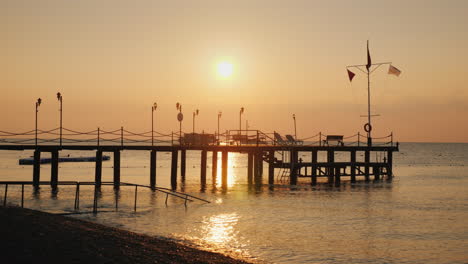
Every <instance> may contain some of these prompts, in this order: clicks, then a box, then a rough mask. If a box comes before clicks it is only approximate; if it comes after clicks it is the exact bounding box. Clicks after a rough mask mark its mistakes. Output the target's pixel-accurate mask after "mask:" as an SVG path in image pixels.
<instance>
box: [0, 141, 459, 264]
mask: <svg viewBox="0 0 468 264" xmlns="http://www.w3.org/2000/svg"><path fill="white" fill-rule="evenodd" d="M32 154H33V153H32V151H0V181H31V180H32V166H30V165H29V166H28V165H19V164H18V159H20V158H27V157H30V156H31V155H32ZM94 154H95V153H94V152H92V151H66V150H64V151H62V152H61V153H60V155H62V156H64V155H70V156H73V157H79V156H92V155H94ZM109 155H110V156H111V160H110V161H105V162H104V163H103V181H112V178H113V168H112V166H113V162H112V154H111V153H110V154H109ZM200 155H201V154H200V152H199V151H188V152H187V173H186V177H185V179H182V177H180V171H179V177H178V189H177V190H178V191H180V192H185V193H188V194H190V195H194V196H196V197H200V198H203V199H206V200H208V201H210V203H204V202H202V201H197V200H194V201H191V202H190V201H189V202H187V203H186V202H185V200H184V199H180V198H177V197H171V196H169V197H166V194H165V193H163V192H152V191H151V190H149V189H147V188H144V187H139V188H138V189H137V190H136V191H137V196H135V187H133V186H131V187H130V186H122V187H121V188H120V190H119V191H118V192H117V191H114V190H113V188H112V186H103V187H102V188H101V191H100V193H99V195H98V200H97V204H98V213H97V214H93V213H92V211H93V210H92V208H93V198H94V188H93V187H92V186H81V189H80V208H79V213H77V212H75V210H74V203H75V194H76V192H75V186H59V188H58V191H56V192H54V191H52V189H51V188H50V187H49V186H47V185H44V186H41V188H40V190H39V191H36V192H35V191H33V189H32V187H31V186H25V190H24V207H26V208H31V209H36V210H41V211H46V212H51V213H62V214H68V216H69V217H74V218H79V219H84V220H88V221H92V222H97V223H100V224H104V225H107V226H112V227H117V228H121V229H126V230H130V231H134V232H137V233H141V234H146V235H150V236H156V237H161V238H164V239H169V240H175V241H177V242H181V243H184V244H187V245H190V246H193V247H197V248H201V249H205V250H209V251H214V252H220V253H223V254H226V255H230V256H233V257H235V258H241V259H244V260H247V261H250V262H255V263H437V264H439V263H468V144H458V143H401V144H400V151H399V152H397V153H394V171H393V173H394V178H393V180H392V181H391V182H389V181H386V180H383V181H379V182H374V181H371V182H364V180H363V179H360V178H358V182H357V183H353V184H351V183H350V182H349V179H343V180H342V184H341V186H339V187H334V186H329V185H328V184H326V183H324V182H320V183H319V184H318V185H317V186H311V184H310V178H300V180H299V183H298V185H296V186H290V185H289V184H288V183H287V181H286V180H287V179H285V178H284V177H282V172H281V171H280V170H276V171H275V180H276V183H275V185H274V186H268V184H267V176H266V174H267V169H266V168H267V164H264V166H265V170H264V177H263V178H264V179H263V180H264V184H263V185H262V186H260V187H258V188H253V187H252V186H249V185H248V182H247V155H246V154H243V153H230V155H229V161H228V167H229V168H228V188H227V190H223V189H222V188H221V183H220V174H221V173H220V167H221V166H220V164H221V162H220V160H219V166H218V176H217V178H216V179H214V180H213V179H212V176H211V156H210V155H211V153H209V154H208V168H207V186H206V188H201V186H200V170H201V168H200ZM299 155H300V158H302V159H303V160H304V161H309V160H310V159H311V153H308V152H301V153H300V154H299ZM347 155H349V154H346V153H337V160H339V159H346V158H347ZM218 156H219V159H220V158H221V157H220V156H221V155H218ZM179 157H180V155H179ZM321 158H323V157H321ZM361 158H362V157H361ZM372 158H373V159H379V158H381V157H378V156H376V157H372ZM149 159H150V153H149V152H147V151H123V152H122V160H121V166H122V171H121V181H122V182H128V183H136V184H142V185H149V170H150V168H149ZM170 159H171V155H170V153H164V152H160V153H159V152H158V156H157V181H156V183H157V186H159V187H167V188H169V187H170ZM94 170H95V168H94V163H92V162H91V163H60V166H59V180H60V181H81V182H86V181H93V180H94ZM41 180H45V181H48V180H50V165H47V164H44V165H41ZM4 193H5V186H4V185H0V201H2V202H3V200H4ZM135 197H136V200H135ZM166 199H167V200H166ZM135 201H136V203H135ZM7 202H8V203H9V204H14V205H20V204H21V186H11V185H10V186H9V187H8V193H7ZM135 204H136V211H135ZM116 205H117V206H116Z"/></svg>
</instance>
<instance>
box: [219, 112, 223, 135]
mask: <svg viewBox="0 0 468 264" xmlns="http://www.w3.org/2000/svg"><path fill="white" fill-rule="evenodd" d="M222 114H223V113H222V112H221V111H219V112H218V142H219V119H220V118H221V115H222Z"/></svg>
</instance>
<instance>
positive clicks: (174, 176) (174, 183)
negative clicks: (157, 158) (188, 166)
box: [171, 149, 179, 190]
mask: <svg viewBox="0 0 468 264" xmlns="http://www.w3.org/2000/svg"><path fill="white" fill-rule="evenodd" d="M178 156H179V151H178V150H177V149H175V150H172V159H171V188H172V190H177V160H178V158H179V157H178Z"/></svg>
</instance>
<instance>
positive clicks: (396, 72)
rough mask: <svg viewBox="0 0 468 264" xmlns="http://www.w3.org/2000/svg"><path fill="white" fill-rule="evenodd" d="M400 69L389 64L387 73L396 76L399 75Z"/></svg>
mask: <svg viewBox="0 0 468 264" xmlns="http://www.w3.org/2000/svg"><path fill="white" fill-rule="evenodd" d="M400 73H401V71H400V70H399V69H397V68H396V67H394V66H393V65H391V64H390V67H389V68H388V74H393V75H396V76H400Z"/></svg>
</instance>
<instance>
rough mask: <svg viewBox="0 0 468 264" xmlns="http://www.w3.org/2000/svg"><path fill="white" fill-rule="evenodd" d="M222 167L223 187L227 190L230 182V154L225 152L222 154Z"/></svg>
mask: <svg viewBox="0 0 468 264" xmlns="http://www.w3.org/2000/svg"><path fill="white" fill-rule="evenodd" d="M221 159H222V165H221V171H222V175H221V185H222V188H223V189H227V185H228V184H227V181H228V175H227V174H228V152H227V151H223V152H222V157H221Z"/></svg>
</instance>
